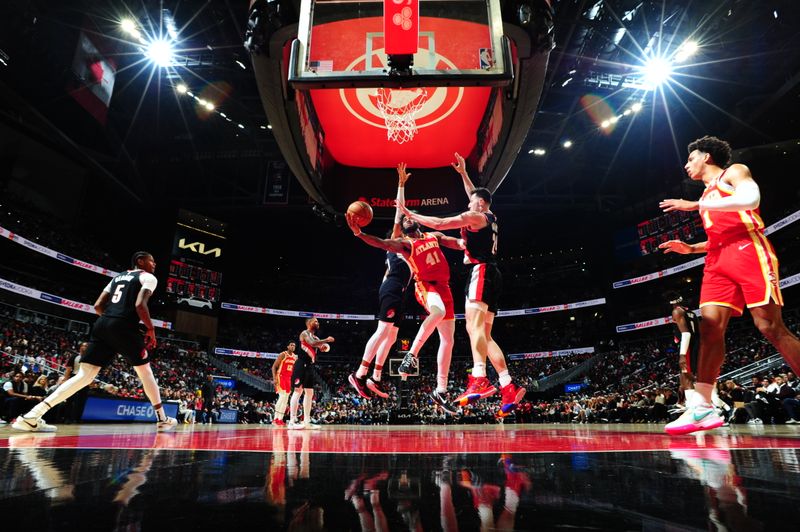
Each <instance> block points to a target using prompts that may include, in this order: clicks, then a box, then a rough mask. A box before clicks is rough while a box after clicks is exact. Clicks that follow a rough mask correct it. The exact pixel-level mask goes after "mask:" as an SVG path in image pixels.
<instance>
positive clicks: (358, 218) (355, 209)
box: [347, 201, 372, 227]
mask: <svg viewBox="0 0 800 532" xmlns="http://www.w3.org/2000/svg"><path fill="white" fill-rule="evenodd" d="M347 212H348V213H350V214H352V215H353V218H354V219H355V222H356V225H357V226H359V227H364V226H365V225H367V224H369V223H370V222H371V221H372V207H370V206H369V205H368V204H367V203H365V202H363V201H354V202H353V203H351V204H350V206H349V207H347Z"/></svg>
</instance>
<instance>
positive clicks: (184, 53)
mask: <svg viewBox="0 0 800 532" xmlns="http://www.w3.org/2000/svg"><path fill="white" fill-rule="evenodd" d="M537 1H538V0H537ZM541 1H544V0H541ZM552 3H553V7H554V10H555V22H556V24H555V31H556V35H555V41H556V48H555V49H554V50H553V52H552V53H551V56H550V64H549V67H548V72H547V80H546V84H545V89H544V93H543V95H542V99H541V102H540V106H539V110H538V112H537V115H536V117H535V119H534V124H533V127H532V129H531V131H530V134H529V136H528V140H527V143H526V147H525V149H523V151H522V152H521V153H520V156H519V158H518V160H517V162H516V164H515V165H514V167H513V168H512V170H511V172H510V173H509V175H508V177H507V179H506V181H505V182H504V183H503V185H502V186H501V187H500V189H499V190H498V193H497V200H498V202H502V203H503V204H504V206H505V207H506V208H508V209H519V210H521V211H524V212H526V213H529V214H532V215H535V214H540V213H542V214H548V213H553V212H563V213H578V212H579V213H583V214H591V213H613V212H618V211H620V210H621V209H623V208H626V207H630V206H631V205H635V204H636V203H637V202H644V201H650V198H651V197H653V195H654V194H655V195H660V194H663V193H666V191H668V190H674V189H676V188H677V187H678V186H680V185H679V183H680V182H681V180H682V173H681V166H682V159H683V157H684V146H685V145H686V143H687V142H688V141H690V140H692V139H694V138H696V137H697V136H700V135H703V134H706V133H710V134H716V135H719V136H723V137H726V138H729V139H730V140H731V142H732V143H733V144H734V145H735V146H749V145H759V144H766V143H769V142H772V141H777V140H784V139H787V138H791V137H795V136H797V134H796V131H797V129H798V128H797V126H798V109H800V105H798V96H800V37H799V36H798V32H797V31H796V28H797V27H798V24H799V23H800V6H798V3H797V2H795V1H793V0H764V1H761V2H750V1H746V0H713V1H711V0H709V1H703V2H698V1H690V0H686V1H683V0H677V1H669V2H667V1H654V0H642V1H634V0H553V2H552ZM297 4H299V2H294V3H293V2H291V1H287V2H285V5H286V6H288V7H287V8H288V9H292V8H294V9H296V8H297ZM508 4H511V2H509V3H508ZM247 13H248V5H247V2H245V1H234V0H213V1H208V2H193V1H183V2H177V1H174V2H170V1H158V2H156V1H147V0H145V1H143V2H135V3H134V2H127V3H126V2H122V1H114V0H111V1H100V2H97V1H89V0H67V1H65V2H59V3H57V4H53V3H51V2H45V1H44V0H34V1H27V0H10V1H9V2H7V3H6V5H5V16H4V17H3V19H2V22H0V50H2V54H3V55H0V58H4V60H3V63H0V89H1V93H2V94H3V96H4V98H3V101H2V103H0V107H1V108H2V109H1V110H2V114H1V115H0V116H2V120H3V121H4V122H5V123H6V125H9V126H12V127H18V128H20V129H25V130H27V131H29V132H30V134H31V135H35V136H36V137H37V138H39V139H41V140H42V142H47V143H48V144H50V145H53V146H60V147H61V149H63V150H66V151H69V152H70V153H72V154H73V156H74V158H75V159H80V160H82V161H84V163H85V164H86V165H87V167H89V168H90V169H91V170H90V171H91V172H92V173H95V174H98V175H101V174H102V176H103V179H105V180H106V181H107V182H108V183H109V185H108V186H109V187H110V188H109V190H112V189H113V190H116V191H117V192H120V193H122V194H123V196H125V197H128V198H130V200H131V201H132V202H139V203H140V204H149V205H153V204H155V205H159V204H160V205H170V206H173V205H180V206H182V207H186V208H190V209H196V210H199V211H202V212H206V213H208V214H210V215H213V216H217V217H219V218H221V219H230V217H231V216H235V215H236V214H237V213H240V212H244V211H248V212H253V213H258V212H262V211H264V210H266V209H271V210H274V209H275V208H280V207H275V206H269V207H265V205H264V186H265V181H264V176H265V175H266V172H267V168H268V167H269V166H270V165H271V164H272V163H273V162H275V161H280V160H281V154H280V152H279V150H278V147H277V145H276V143H275V141H274V139H273V137H272V134H271V131H270V129H269V127H270V126H269V124H268V123H267V122H266V117H265V115H264V111H263V108H262V105H261V101H260V98H259V95H258V92H257V89H256V86H255V83H254V80H253V74H252V69H251V65H249V61H248V55H247V53H246V52H245V50H244V48H243V46H242V41H243V35H244V33H245V27H246V23H247ZM165 14H169V16H170V17H172V19H173V20H174V22H175V24H176V27H177V28H178V29H179V30H181V31H180V33H181V40H180V44H179V46H178V51H177V52H176V59H175V68H174V69H173V70H174V72H177V73H179V75H180V80H182V82H183V83H185V84H186V85H187V89H188V90H187V92H188V93H189V94H186V93H178V92H177V91H176V90H175V87H176V83H178V81H179V80H177V79H176V78H175V77H174V75H173V74H170V73H169V72H168V71H167V69H162V68H154V67H153V65H152V63H150V62H148V61H143V60H142V59H143V54H142V52H141V50H139V46H138V45H137V43H136V42H135V39H132V38H131V36H130V34H126V33H125V32H124V30H122V29H121V28H120V21H121V20H122V19H123V18H126V17H131V18H133V19H134V20H136V21H138V23H139V24H140V25H141V26H142V28H143V29H144V30H148V31H149V30H152V29H153V28H154V27H156V26H157V25H158V23H159V22H158V21H161V23H163V20H164V15H165ZM81 28H84V29H88V31H90V32H93V33H95V34H103V35H105V36H106V37H107V39H108V42H109V43H111V49H112V52H111V53H110V56H111V57H112V58H113V60H114V61H115V63H116V79H115V82H114V90H113V97H112V98H111V101H110V105H109V107H108V111H107V118H106V125H105V126H101V125H100V124H99V123H98V122H97V120H96V119H95V118H93V117H92V116H91V115H90V114H89V113H88V112H87V111H86V109H85V108H83V107H81V106H80V105H78V104H76V101H75V99H74V98H71V97H70V96H69V95H68V94H67V92H66V90H65V87H66V86H67V85H68V83H69V82H70V79H69V78H70V74H69V65H70V64H71V61H72V59H73V55H74V53H75V47H74V41H75V36H76V35H77V33H78V32H79V30H80V29H81ZM689 38H694V39H696V40H697V41H698V44H699V50H698V52H697V54H696V55H695V56H694V57H692V58H691V60H690V61H688V62H686V63H683V64H681V65H676V67H675V69H674V72H673V76H672V80H671V81H670V82H668V83H667V84H665V85H664V86H662V88H661V89H659V90H654V91H643V90H641V87H639V88H637V87H635V86H631V85H630V84H629V83H627V81H629V79H630V76H631V74H632V73H635V72H636V71H637V69H638V67H640V66H641V64H642V63H643V61H644V59H645V58H646V57H647V56H649V55H652V54H654V53H660V52H659V50H660V51H661V52H663V53H673V52H674V51H675V49H676V48H677V46H679V44H680V43H683V42H684V41H685V40H686V39H689ZM65 43H69V45H68V46H67V45H65ZM634 85H635V84H634ZM637 101H641V102H642V105H643V107H642V109H641V111H639V112H637V113H628V114H625V111H627V110H629V109H630V108H631V106H632V105H633V104H634V103H636V102H637ZM615 117H616V119H615ZM605 120H609V121H613V123H611V124H610V125H609V126H607V127H604V126H603V123H604V121H605ZM566 141H570V143H568V144H567V145H568V146H569V147H565V146H567V145H565V142H566ZM288 204H289V207H288V208H290V209H291V208H294V207H295V206H296V208H301V209H307V208H308V201H307V198H306V196H305V194H304V193H303V191H302V189H301V188H300V187H293V188H292V189H291V194H290V197H289V200H288Z"/></svg>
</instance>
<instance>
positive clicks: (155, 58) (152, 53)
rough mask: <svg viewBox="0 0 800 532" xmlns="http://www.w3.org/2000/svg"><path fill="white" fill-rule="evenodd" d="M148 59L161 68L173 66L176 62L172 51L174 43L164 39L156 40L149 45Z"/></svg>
mask: <svg viewBox="0 0 800 532" xmlns="http://www.w3.org/2000/svg"><path fill="white" fill-rule="evenodd" d="M146 54H147V57H148V59H150V61H152V62H153V63H155V64H156V65H158V66H160V67H168V66H172V63H173V62H174V60H175V53H174V52H173V50H172V43H171V42H169V41H165V40H163V39H155V40H153V41H150V44H148V45H147V52H146Z"/></svg>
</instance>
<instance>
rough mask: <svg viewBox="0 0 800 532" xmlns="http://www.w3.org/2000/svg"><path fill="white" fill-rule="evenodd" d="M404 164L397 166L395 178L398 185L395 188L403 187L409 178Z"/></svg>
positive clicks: (409, 175)
mask: <svg viewBox="0 0 800 532" xmlns="http://www.w3.org/2000/svg"><path fill="white" fill-rule="evenodd" d="M406 168H407V167H406V163H400V164H398V165H397V177H398V184H397V186H399V187H402V186H405V184H406V181H408V178H409V177H411V174H409V173H408V172H406Z"/></svg>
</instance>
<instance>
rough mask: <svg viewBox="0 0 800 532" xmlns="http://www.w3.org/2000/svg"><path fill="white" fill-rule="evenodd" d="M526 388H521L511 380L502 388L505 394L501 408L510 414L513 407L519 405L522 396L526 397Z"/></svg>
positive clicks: (503, 394)
mask: <svg viewBox="0 0 800 532" xmlns="http://www.w3.org/2000/svg"><path fill="white" fill-rule="evenodd" d="M525 391H526V390H525V388H520V387H519V386H517V385H516V384H514V383H513V382H509V383H508V384H506V385H505V386H503V387H502V388H500V393H501V394H502V396H503V400H502V401H501V402H502V406H501V407H500V410H501V411H502V412H503V413H504V414H508V413H509V412H511V411H512V410H513V409H515V408H516V407H517V403H519V402H520V401H522V398H523V397H525Z"/></svg>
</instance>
